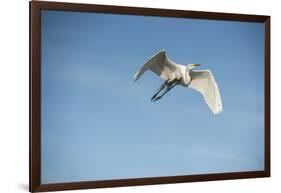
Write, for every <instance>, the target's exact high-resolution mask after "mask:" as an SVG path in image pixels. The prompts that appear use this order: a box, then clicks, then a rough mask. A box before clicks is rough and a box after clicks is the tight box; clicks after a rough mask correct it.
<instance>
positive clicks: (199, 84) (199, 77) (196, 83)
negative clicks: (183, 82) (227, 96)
mask: <svg viewBox="0 0 281 193" xmlns="http://www.w3.org/2000/svg"><path fill="white" fill-rule="evenodd" d="M190 76H191V82H190V84H189V86H188V87H190V88H192V89H195V90H197V91H199V92H200V93H201V94H202V95H203V97H204V99H205V101H206V103H207V104H208V106H209V108H210V109H211V110H212V112H213V113H214V114H218V113H220V112H221V111H222V102H221V96H220V92H219V89H218V85H217V83H216V81H215V78H214V76H213V74H212V72H211V71H210V70H192V71H191V72H190Z"/></svg>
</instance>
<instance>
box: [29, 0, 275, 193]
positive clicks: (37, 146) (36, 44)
mask: <svg viewBox="0 0 281 193" xmlns="http://www.w3.org/2000/svg"><path fill="white" fill-rule="evenodd" d="M29 3H30V37H29V39H30V67H29V68H30V101H29V102H30V131H29V132H30V135H29V137H30V144H29V147H30V155H29V156H30V157H29V160H30V165H29V168H30V171H29V173H30V174H29V175H30V179H29V185H30V189H29V190H30V192H41V191H59V190H74V189H88V188H104V187H120V186H135V185H152V184H167V183H183V182H197V181H212V180H228V179H242V178H259V177H269V176H270V16H260V15H244V14H231V13H214V12H199V11H183V10H168V9H154V8H137V7H122V6H106V5H92V4H75V3H59V2H46V1H42V2H41V1H31V2H29ZM42 10H58V11H73V12H95V13H111V14H126V15H138V16H160V17H171V18H194V19H208V20H224V21H241V22H257V23H263V24H264V25H265V28H264V29H265V31H264V35H265V36H264V170H263V171H245V172H230V173H228V172H227V173H211V174H196V175H180V176H155V177H144V178H130V179H114V180H99V181H80V182H66V183H50V184H42V183H41V98H40V97H41V35H40V34H41V11H42Z"/></svg>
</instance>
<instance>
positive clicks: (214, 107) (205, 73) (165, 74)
mask: <svg viewBox="0 0 281 193" xmlns="http://www.w3.org/2000/svg"><path fill="white" fill-rule="evenodd" d="M197 66H200V64H188V65H181V64H176V63H175V62H173V61H172V60H171V59H169V58H168V57H167V55H166V52H165V51H164V50H161V51H159V52H157V53H156V54H154V55H153V56H152V57H151V58H150V59H149V60H148V61H147V62H146V63H145V64H144V65H143V67H142V68H141V69H140V70H139V71H138V72H137V73H136V74H135V75H134V79H135V81H137V80H138V79H139V78H140V77H141V76H142V75H143V73H144V72H145V71H146V70H150V71H152V72H154V73H155V74H157V75H158V76H160V77H161V78H162V79H164V80H165V82H164V83H163V84H162V85H161V86H160V87H159V89H158V90H157V92H156V93H155V94H154V95H153V96H152V98H151V101H157V100H159V99H161V98H162V97H163V96H164V95H165V94H166V93H167V92H168V91H170V90H171V89H172V88H173V87H175V86H176V85H181V86H183V87H189V88H192V89H194V90H197V91H199V92H200V93H201V94H202V95H203V97H204V99H205V101H206V103H207V104H208V106H209V108H210V109H211V111H212V112H213V113H214V114H218V113H220V112H221V111H222V102H221V96H220V92H219V89H218V86H217V83H216V81H215V79H214V76H213V74H212V72H211V71H210V70H193V68H195V67H197ZM164 88H165V89H164ZM163 89H164V91H163ZM161 91H162V93H161ZM160 93H161V95H160ZM159 95H160V96H159Z"/></svg>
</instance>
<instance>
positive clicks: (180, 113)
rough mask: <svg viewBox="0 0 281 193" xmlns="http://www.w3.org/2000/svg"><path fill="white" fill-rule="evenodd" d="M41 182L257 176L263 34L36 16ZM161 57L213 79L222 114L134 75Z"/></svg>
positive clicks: (234, 26)
mask: <svg viewBox="0 0 281 193" xmlns="http://www.w3.org/2000/svg"><path fill="white" fill-rule="evenodd" d="M41 20H42V24H41V28H42V32H41V33H42V34H41V35H42V40H41V44H42V47H41V48H42V50H41V57H42V59H41V64H42V68H41V70H42V71H41V73H42V81H41V84H42V90H41V92H42V96H41V97H42V98H41V99H42V101H41V103H42V109H41V111H42V112H41V113H42V114H41V116H42V117H41V121H42V123H41V124H42V128H41V129H42V130H41V132H42V136H41V137H42V139H41V140H42V144H41V145H42V147H41V148H42V152H41V158H42V159H41V162H42V163H41V164H42V171H41V182H42V183H59V182H72V181H89V180H109V179H124V178H142V177H153V176H175V175H191V174H205V173H222V172H239V171H257V170H263V169H264V160H263V157H264V154H263V151H264V149H263V145H264V141H263V138H264V135H263V130H264V127H263V123H264V119H263V111H264V103H263V100H264V97H263V92H264V90H263V87H264V80H263V73H264V69H263V61H264V50H263V47H264V38H263V36H264V25H263V24H262V23H254V22H251V23H249V22H230V21H215V20H199V19H181V18H164V17H148V16H145V17H144V16H129V15H113V14H96V13H79V12H64V11H47V10H44V11H42V15H41ZM161 49H165V50H166V51H167V53H168V56H169V57H170V58H171V59H172V60H174V61H175V62H177V63H180V64H188V63H200V64H202V66H201V67H200V68H198V69H210V70H212V72H213V74H214V76H215V79H216V81H217V83H218V86H219V89H220V92H221V97H222V103H223V112H222V113H221V114H219V115H216V116H215V115H213V114H212V112H211V111H210V110H209V109H208V107H207V105H206V104H205V102H204V100H203V98H202V96H201V95H200V94H199V93H198V92H196V91H194V90H191V89H187V88H183V87H180V86H178V87H175V88H174V89H173V90H172V91H171V92H169V93H168V94H167V95H165V97H163V98H162V99H161V100H160V101H158V102H154V103H152V102H151V101H150V98H151V96H152V95H153V94H154V92H155V90H156V89H157V88H158V87H159V85H160V84H162V82H163V81H162V80H161V79H160V78H159V77H157V76H156V75H154V74H153V73H151V72H146V73H145V74H144V76H142V77H141V79H139V81H137V82H134V81H133V75H134V73H135V72H136V71H137V70H138V69H139V68H140V67H141V66H142V65H143V64H144V63H145V61H147V59H149V58H150V57H151V56H152V55H153V54H154V53H155V52H157V51H159V50H161Z"/></svg>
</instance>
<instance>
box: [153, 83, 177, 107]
mask: <svg viewBox="0 0 281 193" xmlns="http://www.w3.org/2000/svg"><path fill="white" fill-rule="evenodd" d="M176 85H177V83H176V81H172V82H169V83H168V82H167V81H166V82H164V83H163V84H162V85H161V86H160V88H159V89H158V91H157V92H156V94H155V95H153V96H152V98H151V101H153V102H155V101H157V100H159V99H161V98H162V97H163V96H164V95H165V94H166V93H167V92H169V91H170V90H171V89H172V88H174V87H175V86H176ZM164 88H166V89H165V90H164V92H163V93H162V94H161V95H160V96H157V95H158V94H159V93H160V92H161V91H162V90H163V89H164Z"/></svg>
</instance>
